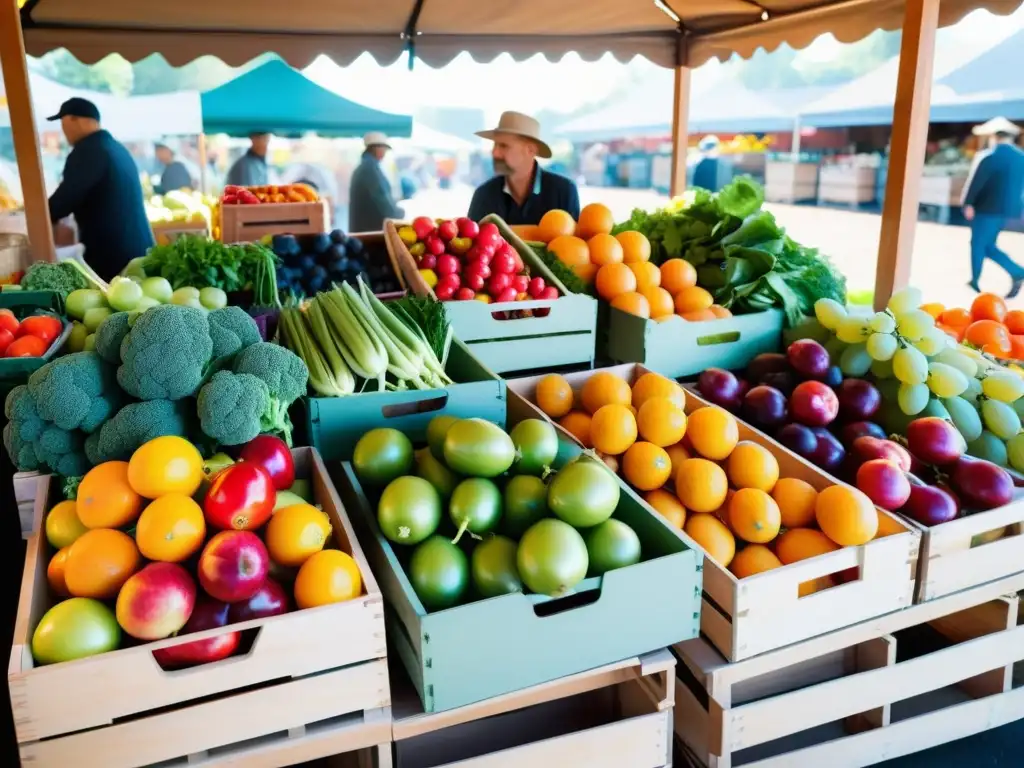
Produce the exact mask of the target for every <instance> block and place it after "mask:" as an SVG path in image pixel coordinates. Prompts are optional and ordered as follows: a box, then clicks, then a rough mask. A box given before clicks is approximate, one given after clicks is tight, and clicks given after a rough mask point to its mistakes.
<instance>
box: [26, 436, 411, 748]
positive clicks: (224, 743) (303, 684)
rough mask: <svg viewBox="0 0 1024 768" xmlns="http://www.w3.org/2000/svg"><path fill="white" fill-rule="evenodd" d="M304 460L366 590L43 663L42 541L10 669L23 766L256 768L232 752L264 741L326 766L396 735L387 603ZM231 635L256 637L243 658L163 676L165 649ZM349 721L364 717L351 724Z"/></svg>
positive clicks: (45, 598)
mask: <svg viewBox="0 0 1024 768" xmlns="http://www.w3.org/2000/svg"><path fill="white" fill-rule="evenodd" d="M293 456H294V458H295V464H296V474H297V475H298V476H299V477H310V479H311V480H312V483H313V493H314V498H315V500H316V503H317V504H319V505H320V506H321V507H322V508H323V510H324V511H325V512H326V513H327V514H328V515H329V517H330V518H331V524H332V527H333V530H334V535H335V543H336V545H337V546H338V547H339V548H340V549H342V550H343V551H346V552H348V553H350V554H351V555H352V557H353V558H354V559H355V561H356V563H357V564H358V565H359V570H360V572H361V574H362V577H363V584H364V589H365V595H364V596H363V597H361V598H357V599H355V600H351V601H348V602H345V603H337V604H335V605H328V606H323V607H320V608H314V609H308V610H300V611H294V612H292V613H288V614H284V615H281V616H273V617H269V618H265V619H254V620H251V621H246V622H240V623H237V624H231V625H229V626H227V627H224V628H220V629H212V630H208V631H205V632H199V633H194V634H189V635H185V636H182V637H174V638H168V639H166V640H161V641H158V642H154V643H148V644H141V645H136V646H134V647H124V648H121V649H119V650H117V651H112V652H110V653H104V654H100V655H97V656H92V657H89V658H85V659H79V660H77V661H71V662H64V663H60V664H51V665H48V666H36V665H35V663H34V661H33V659H32V654H31V650H30V647H31V637H32V632H33V631H34V629H35V626H36V625H37V624H38V623H39V619H40V618H41V617H42V614H43V613H44V612H45V611H46V610H47V608H49V607H50V605H52V604H53V602H54V596H53V595H51V594H50V593H49V587H48V585H47V579H46V566H47V563H48V561H49V558H50V556H51V551H50V549H49V545H48V544H47V542H46V539H45V536H43V535H42V534H41V533H40V532H37V533H35V534H34V535H33V537H32V539H31V540H30V541H29V544H28V550H27V553H26V558H25V570H24V577H23V582H22V588H21V597H20V601H19V605H18V618H17V623H16V626H15V630H14V646H13V649H12V651H11V661H10V666H9V668H8V687H9V689H10V695H11V706H12V709H13V712H14V721H15V731H16V736H17V739H18V745H19V750H20V753H21V759H22V761H23V762H24V763H26V764H31V765H32V766H34V767H35V768H67V767H68V766H72V765H74V766H75V768H140V767H141V766H149V765H154V764H157V763H161V764H162V763H164V762H165V761H173V760H178V761H179V762H181V763H182V764H187V765H189V766H192V765H194V764H198V765H246V766H248V765H250V763H249V762H247V761H246V760H242V759H241V758H238V759H236V758H235V757H233V756H232V755H233V754H234V753H235V752H237V753H238V754H242V755H246V754H249V753H251V752H252V751H253V750H254V749H255V750H257V752H258V749H259V748H260V747H261V746H266V745H265V744H263V745H259V744H250V743H249V742H253V740H263V741H268V742H271V747H270V748H269V751H270V752H271V753H277V752H283V751H285V749H286V748H287V749H292V750H295V751H297V752H303V751H304V750H305V752H303V753H304V754H312V753H314V752H316V751H317V750H318V749H321V748H322V750H324V751H320V752H319V754H318V755H313V756H314V757H316V756H324V755H329V754H333V753H335V752H337V751H340V750H338V749H336V748H335V747H336V746H337V743H345V744H352V745H353V746H351V747H350V748H364V747H369V746H372V745H376V744H381V743H383V741H385V740H386V739H384V738H382V737H381V734H382V733H386V731H387V728H388V725H387V723H388V718H387V716H386V714H385V713H386V711H387V708H388V707H389V706H390V702H391V697H390V689H389V684H388V668H387V658H386V655H387V652H386V643H385V635H384V610H383V598H382V596H381V594H380V590H379V588H378V586H377V583H376V581H375V580H374V577H373V573H372V572H371V571H370V567H369V564H368V562H367V561H366V558H365V556H364V555H363V551H362V549H361V548H360V546H359V543H358V541H357V540H356V537H355V534H354V532H353V530H352V527H351V523H350V522H349V519H348V516H347V514H346V513H345V511H344V508H343V506H342V504H341V501H340V499H339V498H338V495H337V492H336V491H335V489H334V486H333V484H331V482H330V479H329V477H328V474H327V470H326V467H325V466H324V464H323V462H322V461H321V460H320V457H319V455H318V454H317V453H316V452H315V451H314V450H313V449H311V448H298V449H295V450H294V451H293ZM43 498H44V499H45V500H46V502H47V503H48V504H49V505H52V504H53V503H56V501H58V500H59V499H60V492H59V488H57V484H56V483H55V482H54V481H52V480H51V482H50V483H49V487H48V494H47V496H44V497H43ZM232 631H242V632H243V642H244V641H246V640H247V639H251V646H250V647H249V650H248V651H247V652H245V653H243V654H242V655H240V656H234V657H231V658H228V659H224V660H223V661H220V662H215V663H212V664H205V665H203V666H200V667H196V668H193V669H185V670H180V671H175V672H167V671H164V670H163V669H161V668H160V666H159V665H158V664H157V663H156V660H155V659H154V658H153V654H152V652H153V650H154V649H156V648H162V647H168V646H172V645H179V644H182V643H183V642H190V641H192V640H198V639H202V638H206V637H213V636H216V635H218V634H223V633H226V632H232ZM346 715H348V716H353V717H359V718H363V722H362V723H360V722H358V721H357V720H356V719H352V720H351V721H349V720H346V719H345V718H344V716H346ZM339 719H341V721H339ZM329 721H339V722H340V724H341V725H345V726H346V728H347V727H348V726H352V727H353V728H352V730H351V731H350V730H345V731H344V732H342V733H340V734H337V733H326V732H325V731H322V730H321V729H322V728H324V727H325V723H326V724H328V725H329V724H330V723H329ZM342 721H343V722H342ZM382 723H383V725H382ZM314 724H315V725H314ZM336 742H337V743H336ZM225 755H226V756H225ZM275 760H276V758H274V757H272V756H271V757H268V758H266V759H265V760H264V762H256V763H253V764H256V765H288V764H290V763H288V762H274V761H275ZM204 761H205V762H204Z"/></svg>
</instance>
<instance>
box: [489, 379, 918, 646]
mask: <svg viewBox="0 0 1024 768" xmlns="http://www.w3.org/2000/svg"><path fill="white" fill-rule="evenodd" d="M604 370H608V371H612V372H614V373H616V374H618V375H619V376H621V377H622V378H624V379H625V380H626V381H628V382H630V383H632V382H633V381H635V380H636V378H638V377H639V376H641V375H643V374H644V373H647V372H648V369H647V368H645V367H644V366H641V365H620V366H616V367H614V368H606V369H604ZM594 373H595V371H581V372H579V373H570V374H566V376H565V378H566V380H567V381H568V382H569V384H570V385H571V386H572V387H573V388H574V389H578V388H579V387H582V385H583V383H584V382H585V381H586V380H587V379H588V378H589V377H590V376H592V375H593V374H594ZM540 379H541V377H540V376H535V377H531V378H526V379H515V380H512V381H510V382H508V397H509V400H510V401H511V400H513V399H518V398H523V399H525V400H526V401H527V402H528V403H529V404H530V405H531V407H532V408H533V409H534V411H535V413H537V414H540V415H541V416H542V417H543V413H542V412H541V411H540V409H539V408H537V407H536V406H535V405H533V403H534V401H535V398H534V393H535V392H536V388H537V382H538V381H539V380H540ZM684 391H685V392H686V412H687V413H688V414H689V413H690V412H692V411H693V410H695V409H696V408H701V407H703V406H706V405H708V403H707V401H705V400H702V399H701V398H700V397H699V396H697V395H696V394H694V393H693V392H692V391H690V390H688V389H685V388H684ZM545 418H546V417H545ZM558 429H559V430H561V427H558ZM565 434H568V433H565ZM739 437H740V440H750V441H753V442H755V443H758V444H759V445H763V446H764V447H765V448H767V449H768V450H769V451H771V452H772V454H774V456H775V458H776V460H777V461H778V463H779V476H780V477H796V478H800V479H801V480H805V481H806V482H808V483H810V484H811V485H813V486H814V487H815V488H816V489H819V490H820V489H822V488H826V487H828V486H831V485H835V484H836V483H837V482H838V481H837V480H835V479H834V478H832V477H831V476H829V475H827V474H825V473H824V472H822V471H821V470H820V469H818V468H817V467H815V466H814V465H812V464H810V463H809V462H807V461H805V460H804V459H802V458H800V457H799V456H797V455H796V454H795V453H792V452H791V451H789V450H787V449H786V448H784V447H783V446H782V445H780V444H779V443H777V442H775V441H774V440H772V439H771V438H768V437H766V436H765V435H764V434H762V433H761V432H758V431H757V430H755V429H753V428H751V427H748V426H747V425H745V424H744V423H743V422H739ZM878 514H879V515H880V521H883V522H884V523H885V524H886V526H885V527H886V530H888V531H891V533H890V534H889V535H886V536H884V537H880V538H876V539H874V540H872V541H869V542H868V543H867V544H863V545H861V546H858V547H844V548H842V549H839V550H837V551H835V552H830V553H828V554H824V555H819V556H818V557H812V558H808V559H807V560H802V561H800V562H798V563H792V564H790V565H786V566H783V567H782V568H775V569H773V570H770V571H765V572H764V573H760V574H757V575H755V576H750V577H748V578H746V579H737V578H736V577H735V576H733V575H732V573H731V572H730V571H729V569H728V568H723V567H722V566H720V565H719V564H718V563H716V562H715V561H714V560H713V559H711V558H710V557H705V558H704V601H703V604H702V606H701V620H700V624H701V633H702V634H704V635H705V636H707V637H708V638H709V639H710V641H711V642H712V643H713V644H714V645H715V647H716V648H718V649H719V651H721V652H722V654H724V655H725V657H726V658H728V659H730V660H733V661H739V660H741V659H747V658H750V657H751V656H756V655H757V654H760V653H764V652H766V651H770V650H772V649H775V648H780V647H782V646H785V645H789V644H790V643H795V642H799V641H801V640H805V639H807V638H809V637H815V636H817V635H823V634H826V633H828V632H832V631H833V630H835V629H838V628H840V627H845V626H847V625H849V624H853V623H856V622H858V621H863V620H865V619H869V618H871V617H872V616H880V615H882V614H886V613H889V612H891V611H896V610H899V609H900V608H904V607H906V606H908V605H910V604H911V602H912V600H913V593H914V575H915V572H916V567H917V557H918V550H919V548H920V544H921V534H920V533H919V532H918V531H917V530H916V529H915V528H913V527H911V526H910V525H909V524H907V523H906V522H904V521H903V520H902V519H901V518H898V517H896V516H894V515H892V514H890V513H888V512H885V511H884V510H878ZM684 536H685V534H684ZM685 538H686V540H687V541H690V539H689V537H685ZM693 546H695V547H698V548H699V545H698V544H696V542H694V543H693ZM852 569H856V578H853V577H852V575H851V576H850V578H849V580H848V581H847V582H846V583H843V584H838V585H836V586H833V587H831V588H829V589H824V590H821V591H817V592H814V593H812V594H809V595H806V596H803V597H801V596H800V585H801V584H804V583H806V582H809V581H813V580H815V579H819V578H822V577H824V576H830V575H833V574H838V573H843V572H846V571H850V570H852Z"/></svg>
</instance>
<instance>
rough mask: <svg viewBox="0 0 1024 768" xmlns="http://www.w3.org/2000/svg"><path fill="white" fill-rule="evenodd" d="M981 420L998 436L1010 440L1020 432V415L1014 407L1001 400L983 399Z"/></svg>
mask: <svg viewBox="0 0 1024 768" xmlns="http://www.w3.org/2000/svg"><path fill="white" fill-rule="evenodd" d="M981 420H982V421H983V422H985V428H986V429H987V430H988V431H989V432H991V433H992V434H993V435H995V436H996V437H998V438H1001V439H1003V440H1009V439H1010V438H1011V437H1016V436H1017V433H1018V432H1020V416H1018V415H1017V412H1016V411H1015V410H1013V407H1012V406H1010V405H1007V404H1006V403H1003V402H1000V401H999V400H992V399H985V400H982V401H981Z"/></svg>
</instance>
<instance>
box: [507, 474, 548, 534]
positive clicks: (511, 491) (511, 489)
mask: <svg viewBox="0 0 1024 768" xmlns="http://www.w3.org/2000/svg"><path fill="white" fill-rule="evenodd" d="M504 501H505V504H504V513H503V514H502V519H501V529H502V531H503V532H504V533H506V534H507V535H509V536H511V537H512V538H514V539H518V538H519V537H520V536H522V535H523V534H524V533H525V532H526V530H527V529H528V528H529V527H530V526H531V525H533V524H534V523H536V522H537V521H538V520H540V519H542V518H543V517H544V516H545V515H547V513H548V487H547V486H546V485H544V481H543V480H541V479H540V478H539V477H534V476H533V475H516V476H515V477H513V478H511V479H509V481H508V482H507V483H506V484H505V498H504Z"/></svg>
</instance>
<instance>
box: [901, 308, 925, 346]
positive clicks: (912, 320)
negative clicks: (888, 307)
mask: <svg viewBox="0 0 1024 768" xmlns="http://www.w3.org/2000/svg"><path fill="white" fill-rule="evenodd" d="M934 327H935V318H933V317H932V316H931V315H929V314H928V313H927V312H925V311H924V310H921V309H914V310H911V311H910V312H904V313H902V314H899V315H896V329H897V330H898V331H899V334H900V336H902V337H904V338H905V339H910V341H920V340H921V339H923V338H924V335H925V334H926V333H928V331H929V330H931V329H932V328H934Z"/></svg>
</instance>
